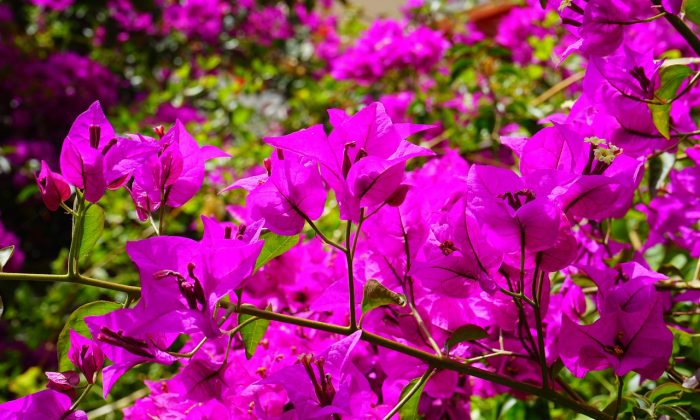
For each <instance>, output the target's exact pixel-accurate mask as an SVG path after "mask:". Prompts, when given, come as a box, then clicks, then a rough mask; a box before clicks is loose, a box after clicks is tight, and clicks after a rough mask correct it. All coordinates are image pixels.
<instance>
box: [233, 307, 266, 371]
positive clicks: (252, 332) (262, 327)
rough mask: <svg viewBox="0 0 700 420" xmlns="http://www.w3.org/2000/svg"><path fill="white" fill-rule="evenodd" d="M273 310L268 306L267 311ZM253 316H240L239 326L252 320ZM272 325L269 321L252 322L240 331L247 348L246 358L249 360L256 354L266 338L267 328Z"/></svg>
mask: <svg viewBox="0 0 700 420" xmlns="http://www.w3.org/2000/svg"><path fill="white" fill-rule="evenodd" d="M271 309H272V306H271V305H267V308H265V310H266V311H269V310H271ZM252 317H253V315H247V314H239V315H238V324H239V325H240V324H242V323H243V322H245V321H246V320H248V319H250V318H252ZM269 325H270V320H269V319H258V320H256V321H253V322H251V323H250V324H247V325H244V326H243V328H241V330H240V331H239V332H240V334H241V339H242V340H243V345H244V346H245V357H246V359H249V360H250V358H251V357H253V355H254V354H255V350H256V349H257V348H258V344H260V340H262V338H263V337H264V336H265V332H267V327H268V326H269Z"/></svg>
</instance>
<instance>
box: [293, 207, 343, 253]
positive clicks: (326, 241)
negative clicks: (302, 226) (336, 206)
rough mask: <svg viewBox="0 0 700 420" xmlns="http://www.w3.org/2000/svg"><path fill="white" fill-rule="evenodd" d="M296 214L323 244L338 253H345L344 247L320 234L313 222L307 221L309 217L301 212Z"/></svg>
mask: <svg viewBox="0 0 700 420" xmlns="http://www.w3.org/2000/svg"><path fill="white" fill-rule="evenodd" d="M297 213H299V215H300V216H301V217H303V218H304V220H306V223H308V224H309V226H311V229H313V230H314V232H316V235H318V237H319V238H321V240H322V241H323V242H325V243H326V244H328V245H330V246H332V247H333V248H335V249H337V250H338V251H340V252H345V251H346V249H345V247H343V246H342V245H340V244H338V243H337V242H334V241H332V240H330V239H328V237H327V236H326V235H324V234H323V232H321V229H319V228H318V226H316V224H315V223H314V221H313V220H311V219H309V216H307V215H305V214H304V213H303V212H301V211H298V212H297ZM348 223H349V222H348Z"/></svg>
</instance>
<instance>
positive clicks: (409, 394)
mask: <svg viewBox="0 0 700 420" xmlns="http://www.w3.org/2000/svg"><path fill="white" fill-rule="evenodd" d="M434 371H435V369H433V368H432V367H429V368H428V370H426V371H425V373H424V374H423V376H421V377H420V379H419V380H418V382H416V383H415V384H414V385H413V386H412V387H411V389H409V390H408V392H407V393H406V395H404V396H403V398H401V399H400V400H399V402H398V403H396V405H395V406H394V408H392V409H391V411H389V413H388V414H387V415H386V416H384V420H390V419H391V418H392V417H393V416H394V414H396V413H398V412H399V410H401V407H403V406H404V405H405V404H406V403H407V402H408V400H410V399H411V398H412V397H413V395H414V394H415V393H416V392H418V390H419V389H420V388H421V387H422V386H423V385H425V383H426V382H428V379H430V377H431V376H432V375H433V372H434Z"/></svg>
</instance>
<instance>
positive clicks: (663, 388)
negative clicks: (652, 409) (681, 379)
mask: <svg viewBox="0 0 700 420" xmlns="http://www.w3.org/2000/svg"><path fill="white" fill-rule="evenodd" d="M684 391H685V388H683V386H682V385H680V384H677V383H674V382H669V383H665V384H663V385H659V386H657V387H656V388H654V389H652V390H651V391H649V392H648V393H647V395H646V397H647V398H649V401H651V402H653V403H656V404H658V403H659V401H661V400H662V399H666V398H667V397H674V398H673V399H678V398H680V395H681V394H682V393H683V392H684Z"/></svg>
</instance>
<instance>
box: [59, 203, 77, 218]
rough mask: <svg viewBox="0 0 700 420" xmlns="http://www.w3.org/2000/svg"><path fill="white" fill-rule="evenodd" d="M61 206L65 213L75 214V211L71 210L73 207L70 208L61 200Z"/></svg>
mask: <svg viewBox="0 0 700 420" xmlns="http://www.w3.org/2000/svg"><path fill="white" fill-rule="evenodd" d="M61 208H62V209H63V210H65V211H66V213H68V214H70V215H73V216H75V212H74V211H73V209H71V208H70V207H68V206H67V205H66V203H64V202H63V201H61Z"/></svg>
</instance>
